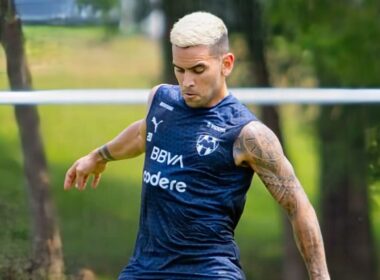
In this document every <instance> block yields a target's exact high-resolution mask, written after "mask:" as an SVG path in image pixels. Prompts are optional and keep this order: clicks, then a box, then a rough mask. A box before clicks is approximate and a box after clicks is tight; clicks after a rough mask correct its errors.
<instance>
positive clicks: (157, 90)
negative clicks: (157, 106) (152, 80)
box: [148, 84, 174, 111]
mask: <svg viewBox="0 0 380 280" xmlns="http://www.w3.org/2000/svg"><path fill="white" fill-rule="evenodd" d="M172 87H174V86H173V85H170V84H159V85H156V86H154V87H153V88H152V89H151V90H150V92H149V95H148V111H149V109H150V107H151V106H152V103H153V100H154V98H155V96H156V95H159V93H160V92H162V91H166V90H167V89H169V88H172Z"/></svg>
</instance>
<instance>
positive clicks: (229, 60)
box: [222, 53, 235, 77]
mask: <svg viewBox="0 0 380 280" xmlns="http://www.w3.org/2000/svg"><path fill="white" fill-rule="evenodd" d="M234 62H235V56H234V55H233V53H226V54H224V55H223V58H222V75H223V76H225V77H227V76H229V75H230V74H231V72H232V69H233V68H234Z"/></svg>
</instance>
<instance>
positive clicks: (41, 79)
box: [0, 26, 380, 280]
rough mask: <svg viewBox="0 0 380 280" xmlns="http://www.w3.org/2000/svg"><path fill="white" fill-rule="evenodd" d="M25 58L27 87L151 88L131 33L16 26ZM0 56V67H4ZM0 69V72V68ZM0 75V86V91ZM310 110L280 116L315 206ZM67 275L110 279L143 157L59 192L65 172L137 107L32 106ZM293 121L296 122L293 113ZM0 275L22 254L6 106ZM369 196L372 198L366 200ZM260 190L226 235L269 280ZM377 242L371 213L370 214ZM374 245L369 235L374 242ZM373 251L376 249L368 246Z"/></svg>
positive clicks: (20, 198) (277, 225) (269, 245)
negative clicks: (82, 188)
mask: <svg viewBox="0 0 380 280" xmlns="http://www.w3.org/2000/svg"><path fill="white" fill-rule="evenodd" d="M25 33H26V38H27V45H26V47H27V54H28V59H29V65H30V68H31V71H32V74H33V80H34V87H35V88H36V89H51V88H58V89H62V88H123V87H145V88H147V87H151V86H153V85H154V84H156V83H157V82H159V81H160V74H161V72H160V69H161V61H160V60H159V57H160V54H159V45H158V44H157V43H155V42H153V41H151V40H149V39H146V38H144V37H140V36H132V37H123V36H115V37H112V38H109V37H106V36H105V33H104V30H103V29H100V28H83V27H80V28H65V27H40V26H33V27H26V28H25ZM4 63H5V62H4V57H3V56H2V53H1V54H0V65H4ZM0 69H2V68H0ZM4 71H5V70H0V89H6V88H7V82H6V75H5V72H4ZM315 110H316V109H315V108H313V107H311V108H309V109H308V110H306V111H302V110H301V109H300V107H297V106H285V107H283V108H282V110H281V115H282V117H283V124H282V125H283V130H284V134H285V138H286V143H285V146H286V150H287V152H288V156H289V158H290V159H291V161H292V162H293V164H294V167H295V170H296V173H297V175H298V177H299V179H300V181H301V183H302V184H303V186H304V187H305V190H306V192H307V193H308V195H309V196H310V198H311V201H312V202H313V204H314V205H315V206H317V205H318V189H317V187H316V186H317V185H318V172H319V170H318V165H319V164H318V155H317V148H316V147H317V143H316V141H315V139H316V137H315V134H314V131H313V130H312V129H311V128H310V127H311V126H310V122H309V121H310V120H312V118H313V117H314V114H315V113H316V111H315ZM39 112H40V116H41V133H42V136H43V140H44V143H45V148H46V155H47V158H48V162H49V168H50V177H51V185H52V192H53V197H54V200H55V203H56V208H57V213H58V218H59V224H60V227H61V235H62V240H63V248H64V255H65V262H66V268H67V272H68V273H70V274H73V273H75V272H76V271H78V270H79V269H80V268H82V267H88V268H91V269H93V270H94V271H95V273H96V274H97V275H98V276H99V279H103V280H108V279H115V277H116V276H117V274H118V272H119V270H120V269H121V268H122V267H123V265H125V264H126V263H127V261H128V258H129V256H130V255H131V252H132V249H133V244H134V241H135V236H136V231H137V224H138V217H139V202H140V181H141V169H142V163H143V158H142V157H138V158H136V159H132V160H129V161H123V162H116V163H112V164H110V165H109V167H108V168H107V171H106V172H105V173H104V175H103V177H102V181H101V184H100V186H99V188H98V189H96V190H92V189H88V190H86V192H84V193H80V192H77V191H69V192H64V191H63V186H62V184H63V178H64V174H65V172H66V170H67V168H68V167H69V166H70V165H71V163H72V162H73V161H74V160H76V159H77V158H78V157H80V156H82V155H84V154H86V153H87V152H89V151H90V150H92V149H93V148H95V147H97V146H99V145H101V144H103V143H104V142H106V141H107V140H109V139H111V138H113V137H114V136H115V135H116V134H117V133H119V132H120V131H121V130H122V129H123V128H125V127H126V126H127V125H128V124H130V123H131V122H133V121H135V120H137V119H139V118H141V117H143V115H144V112H145V108H144V106H130V105H129V106H124V105H113V106H109V105H104V106H99V105H96V106H95V105H88V106H84V105H81V106H68V105H62V106H58V105H54V106H53V105H51V106H41V107H39ZM300 115H301V116H302V117H301V118H300V117H299V116H300ZM0 120H1V125H0V178H1V181H0V223H1V227H2V229H1V230H0V248H1V254H0V255H1V256H0V268H1V263H2V259H1V258H10V257H20V258H21V257H23V258H25V257H26V256H27V255H28V252H29V250H30V242H29V238H30V236H31V232H30V226H29V225H30V220H29V214H28V203H27V192H26V188H25V183H24V179H23V170H22V156H21V152H20V149H19V140H18V132H17V127H16V124H15V120H14V117H13V110H12V108H11V106H1V107H0ZM375 199H378V196H376V197H375ZM280 213H281V210H280V208H279V207H278V205H277V204H276V203H275V202H274V201H273V199H272V198H271V197H270V195H269V193H268V192H267V191H266V189H265V188H264V186H263V185H262V183H261V182H260V181H259V180H257V178H256V179H255V180H254V182H253V185H252V186H251V189H250V191H249V193H248V197H247V205H246V209H245V212H244V214H243V216H242V219H241V221H240V224H239V226H238V228H237V231H236V239H237V241H238V244H239V245H240V248H241V256H242V264H243V267H244V269H245V271H246V274H247V277H248V279H266V280H271V279H273V280H274V279H279V278H280V273H281V261H282V257H283V255H282V248H283V245H282V233H281V230H282V222H283V221H282V217H281V215H280ZM372 217H373V221H374V225H375V227H376V233H377V236H380V234H379V233H380V225H379V221H380V211H379V208H377V210H376V211H373V212H372ZM378 239H379V238H378ZM378 248H379V250H378V251H380V244H378Z"/></svg>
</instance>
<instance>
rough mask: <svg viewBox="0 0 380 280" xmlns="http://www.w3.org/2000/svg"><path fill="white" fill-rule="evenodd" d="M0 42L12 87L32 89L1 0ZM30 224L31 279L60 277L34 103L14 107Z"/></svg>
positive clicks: (15, 23) (9, 6) (11, 17)
mask: <svg viewBox="0 0 380 280" xmlns="http://www.w3.org/2000/svg"><path fill="white" fill-rule="evenodd" d="M0 8H1V9H0V43H1V45H2V46H3V48H4V51H5V56H6V59H7V74H8V79H9V83H10V86H11V89H12V90H15V91H17V90H31V88H32V85H31V75H30V72H29V69H28V65H27V60H26V56H25V52H24V46H23V34H22V27H21V21H20V19H19V18H18V16H17V14H16V10H15V4H14V1H10V0H0ZM15 115H16V119H17V124H18V127H19V131H20V139H21V145H22V150H23V156H24V170H25V176H26V179H27V187H28V198H29V204H30V210H31V218H32V224H33V240H32V244H33V252H32V260H31V267H30V270H31V271H30V272H31V278H32V279H61V278H63V270H64V263H63V254H62V245H61V238H60V233H59V228H58V225H57V221H56V216H55V211H54V204H53V200H52V198H51V194H50V183H49V176H48V171H47V164H46V159H45V155H44V150H43V144H42V139H41V136H40V133H39V116H38V112H37V108H36V107H34V106H16V107H15Z"/></svg>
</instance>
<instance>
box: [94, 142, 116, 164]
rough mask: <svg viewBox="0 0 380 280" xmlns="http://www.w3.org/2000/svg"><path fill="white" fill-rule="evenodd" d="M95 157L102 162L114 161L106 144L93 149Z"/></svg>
mask: <svg viewBox="0 0 380 280" xmlns="http://www.w3.org/2000/svg"><path fill="white" fill-rule="evenodd" d="M95 152H96V156H97V159H99V160H101V161H103V162H109V161H114V160H115V158H114V157H113V156H112V155H111V153H110V151H109V150H108V147H107V145H103V146H101V147H99V148H98V149H96V150H95Z"/></svg>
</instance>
